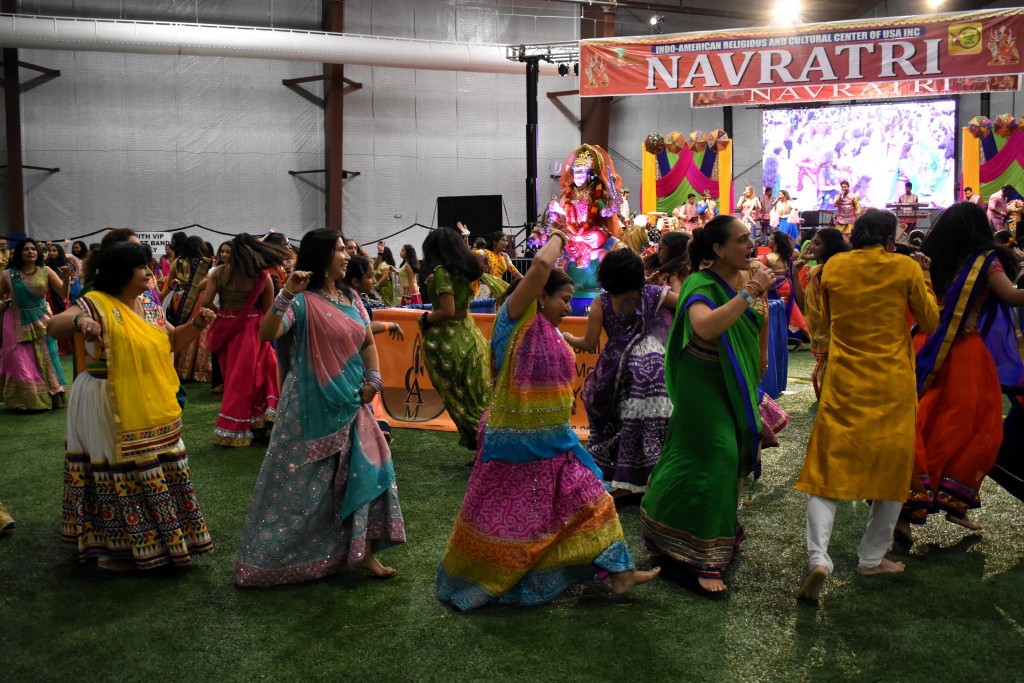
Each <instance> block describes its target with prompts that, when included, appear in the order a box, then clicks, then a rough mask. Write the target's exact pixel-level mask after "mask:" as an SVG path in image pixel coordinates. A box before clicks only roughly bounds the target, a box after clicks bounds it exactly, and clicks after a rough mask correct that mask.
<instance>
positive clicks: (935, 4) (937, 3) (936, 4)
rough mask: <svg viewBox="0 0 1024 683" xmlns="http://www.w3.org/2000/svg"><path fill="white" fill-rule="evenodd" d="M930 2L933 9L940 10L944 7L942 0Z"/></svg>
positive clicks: (931, 0)
mask: <svg viewBox="0 0 1024 683" xmlns="http://www.w3.org/2000/svg"><path fill="white" fill-rule="evenodd" d="M928 4H929V5H930V6H931V8H932V9H933V10H938V9H939V8H940V7H942V0H928Z"/></svg>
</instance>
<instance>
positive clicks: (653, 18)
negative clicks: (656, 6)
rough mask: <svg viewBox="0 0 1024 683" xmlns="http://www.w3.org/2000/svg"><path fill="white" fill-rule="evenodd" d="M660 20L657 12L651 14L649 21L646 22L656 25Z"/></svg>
mask: <svg viewBox="0 0 1024 683" xmlns="http://www.w3.org/2000/svg"><path fill="white" fill-rule="evenodd" d="M660 21H661V17H659V16H658V15H657V14H655V15H653V16H652V17H651V19H650V21H649V22H648V23H649V24H650V25H651V26H657V25H658V23H659V22H660Z"/></svg>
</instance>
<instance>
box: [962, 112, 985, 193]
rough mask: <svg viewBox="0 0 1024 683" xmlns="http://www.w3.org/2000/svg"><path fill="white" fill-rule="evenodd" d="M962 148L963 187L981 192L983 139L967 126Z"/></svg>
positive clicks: (964, 130)
mask: <svg viewBox="0 0 1024 683" xmlns="http://www.w3.org/2000/svg"><path fill="white" fill-rule="evenodd" d="M960 149H961V150H963V151H962V152H961V153H960V154H961V168H963V169H964V177H963V183H962V184H961V187H969V188H971V189H973V190H974V191H975V192H976V193H977V194H981V140H979V139H978V138H976V137H974V136H973V135H971V129H970V128H967V127H966V126H965V127H964V129H963V145H962V146H961V147H960ZM986 201H987V199H986Z"/></svg>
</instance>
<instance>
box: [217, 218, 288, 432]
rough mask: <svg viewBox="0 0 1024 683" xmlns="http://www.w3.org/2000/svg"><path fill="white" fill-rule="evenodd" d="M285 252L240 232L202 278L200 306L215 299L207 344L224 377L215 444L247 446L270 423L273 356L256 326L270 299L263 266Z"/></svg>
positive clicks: (274, 404)
mask: <svg viewBox="0 0 1024 683" xmlns="http://www.w3.org/2000/svg"><path fill="white" fill-rule="evenodd" d="M287 256H288V254H287V252H286V251H285V250H284V249H282V248H280V247H277V246H274V245H272V244H270V243H265V242H260V241H258V240H257V239H256V238H255V237H253V236H251V235H246V234H244V233H243V234H241V235H239V236H238V237H236V238H235V239H234V240H232V241H231V255H230V257H229V261H228V263H227V265H225V266H223V267H221V268H219V269H218V270H217V272H216V273H215V274H214V275H212V276H210V278H209V281H208V282H207V285H206V292H205V293H204V295H203V305H204V306H207V307H209V306H210V305H211V304H212V303H213V300H214V298H216V296H217V294H218V293H219V294H220V302H221V306H220V310H219V311H217V320H216V322H215V323H214V325H213V327H212V328H211V329H210V332H209V335H208V337H207V348H208V349H209V350H210V352H211V353H214V354H216V355H217V360H218V363H219V364H220V368H221V372H222V374H223V376H224V398H223V400H222V401H221V407H220V412H219V413H218V415H217V424H216V427H215V428H214V430H213V442H214V443H215V444H218V445H221V446H248V445H249V444H251V443H252V440H253V432H262V433H265V432H266V431H268V430H269V428H270V426H271V425H272V424H273V422H274V415H275V414H276V412H277V399H278V381H277V356H276V354H275V353H274V349H273V347H272V346H271V345H270V342H261V341H260V339H259V328H260V320H261V319H262V318H263V314H264V313H266V312H267V310H269V309H270V305H271V304H272V303H273V301H274V285H273V283H272V282H271V281H270V276H269V275H268V274H267V270H266V269H267V268H269V267H270V266H272V265H273V264H274V263H276V262H279V261H282V260H284V259H285V258H286V257H287Z"/></svg>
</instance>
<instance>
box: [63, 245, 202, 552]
mask: <svg viewBox="0 0 1024 683" xmlns="http://www.w3.org/2000/svg"><path fill="white" fill-rule="evenodd" d="M151 258H152V256H151V255H150V250H149V247H146V246H144V245H141V244H134V243H132V242H122V243H119V244H115V245H113V246H110V247H107V248H105V249H103V250H102V251H100V252H98V254H97V255H96V256H95V259H96V261H95V263H94V265H95V266H96V278H95V280H94V281H93V291H91V292H89V293H88V294H85V295H83V296H82V297H80V298H79V300H78V302H77V303H76V304H75V305H73V306H71V307H70V308H69V309H68V310H67V311H65V312H64V313H62V314H60V315H59V316H57V317H55V318H54V319H53V320H51V321H50V324H49V326H48V327H47V333H48V334H49V335H50V336H51V337H62V336H64V335H66V334H71V332H72V331H75V332H78V333H80V334H78V335H76V336H77V337H79V338H81V339H82V340H83V343H84V345H85V347H86V349H87V350H86V357H85V359H86V363H87V366H86V371H85V372H83V373H82V374H80V375H79V376H78V377H77V378H76V379H75V384H74V386H73V387H72V392H71V402H70V404H69V405H68V433H67V455H66V457H65V460H64V495H63V499H64V521H63V524H62V525H61V538H62V540H63V541H65V542H67V543H71V544H74V545H75V546H76V547H77V549H78V561H79V562H85V561H86V560H89V559H92V558H96V559H97V564H98V566H99V567H100V568H102V569H109V570H114V571H124V570H131V569H152V568H153V567H159V566H162V565H168V564H173V565H175V566H181V565H187V564H189V563H190V562H191V561H192V557H193V556H195V555H199V554H202V553H207V552H210V551H211V550H213V544H212V542H211V540H210V534H209V532H208V531H207V528H206V522H205V520H204V519H203V513H202V511H201V510H200V508H199V504H198V502H197V501H196V496H195V492H194V490H193V488H192V480H191V477H190V475H189V467H188V456H187V454H186V453H185V444H184V443H182V440H181V406H180V405H179V404H178V402H177V400H176V397H175V393H176V392H177V390H178V378H177V376H176V375H175V373H174V365H173V364H172V363H171V352H172V351H173V350H175V349H180V348H182V347H184V346H187V345H188V344H190V343H192V342H193V341H194V340H195V339H196V337H198V336H199V335H200V334H201V333H202V329H203V328H205V327H206V326H207V325H208V324H209V323H210V321H211V320H213V311H211V310H209V309H206V308H201V309H199V310H198V311H197V312H196V314H195V317H194V318H193V319H192V322H191V324H187V325H184V326H182V327H177V328H176V327H173V326H171V325H169V324H168V323H167V322H166V320H164V317H163V315H162V311H161V310H160V308H159V307H158V308H157V309H156V311H157V312H158V313H156V314H155V317H154V316H153V315H147V311H145V310H144V309H143V299H142V298H141V295H142V294H143V293H144V292H145V291H146V290H147V289H148V288H149V286H150V281H151V278H152V277H153V274H152V272H151V271H150V269H149V263H150V260H151Z"/></svg>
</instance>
